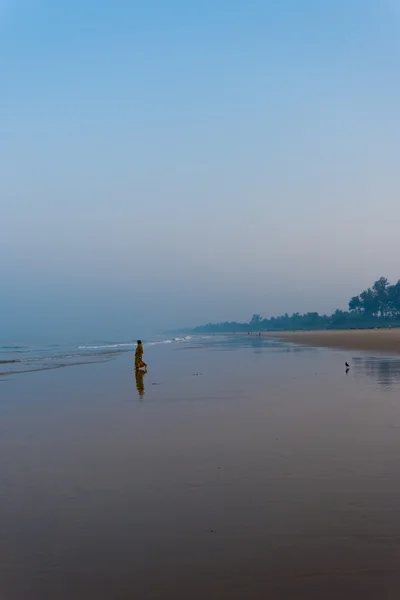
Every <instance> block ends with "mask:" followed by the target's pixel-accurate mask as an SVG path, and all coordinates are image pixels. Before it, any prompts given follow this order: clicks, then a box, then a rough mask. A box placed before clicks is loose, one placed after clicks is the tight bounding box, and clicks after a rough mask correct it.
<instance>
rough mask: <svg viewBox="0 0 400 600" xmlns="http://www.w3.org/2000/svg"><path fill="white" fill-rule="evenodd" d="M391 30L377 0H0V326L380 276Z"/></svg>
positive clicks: (93, 328)
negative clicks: (0, 277)
mask: <svg viewBox="0 0 400 600" xmlns="http://www.w3.org/2000/svg"><path fill="white" fill-rule="evenodd" d="M399 33H400V3H397V2H396V0H335V1H333V0H331V1H328V0H327V1H324V2H322V1H321V0H302V1H299V0H281V1H280V2H275V1H272V0H270V1H268V0H263V1H261V0H260V1H258V0H257V1H249V2H246V3H245V2H239V1H236V0H231V1H229V2H228V1H225V0H222V1H219V2H218V1H213V2H211V1H210V0H203V1H202V2H201V3H200V2H199V3H189V2H183V1H176V0H172V1H170V2H168V3H167V2H161V1H160V0H155V1H153V2H147V3H137V2H128V1H125V0H120V1H119V2H118V3H114V2H110V1H101V0H97V1H94V0H92V1H88V0H80V1H79V2H78V1H77V0H70V1H69V2H63V3H61V2H58V3H55V2H50V0H41V1H40V0H37V1H36V0H0V91H1V94H0V181H1V187H0V199H1V210H2V219H1V224H2V228H1V236H0V252H1V255H2V257H3V260H2V284H1V294H0V311H1V315H2V319H1V321H0V327H1V329H0V336H2V337H5V338H8V339H9V338H10V337H15V338H19V339H21V337H23V336H25V337H35V336H36V337H37V336H40V335H42V334H45V335H46V337H49V336H54V337H63V336H65V335H67V334H68V335H70V336H72V335H73V336H74V337H75V338H85V339H87V338H93V337H109V336H122V337H124V338H129V337H131V336H133V337H136V336H139V335H142V334H141V333H140V332H141V331H149V330H150V329H153V330H160V329H164V328H167V329H168V328H172V327H175V326H176V327H179V326H183V325H186V324H189V325H190V324H198V323H202V322H204V321H209V320H225V319H236V318H237V319H245V318H248V317H250V316H251V314H252V313H253V312H261V313H262V314H263V315H265V316H269V315H273V314H278V313H281V312H285V311H288V312H291V311H297V310H299V311H307V310H318V311H321V312H325V311H331V310H332V309H334V308H336V307H337V306H340V307H343V308H344V307H345V306H346V303H347V300H348V298H349V297H350V296H351V295H353V294H354V293H358V292H359V291H360V290H361V289H363V288H364V287H365V286H367V285H369V284H370V283H371V282H372V281H373V280H374V279H375V278H377V277H379V276H380V275H387V276H388V277H389V278H391V279H396V280H397V278H399V277H400V268H399V266H398V254H399V252H398V251H399V241H398V240H399V235H398V223H400V203H399V201H398V198H397V195H398V190H399V183H400V182H399V179H400V175H399V169H398V157H399V155H400V154H399V150H400V147H399V146H400V141H399V140H400V136H399V133H400V132H399V129H400V125H399V123H400V121H399V118H398V116H399V115H398V107H399V105H400V80H399V76H398V75H399V67H400V60H399V59H400V54H399V53H400V36H399Z"/></svg>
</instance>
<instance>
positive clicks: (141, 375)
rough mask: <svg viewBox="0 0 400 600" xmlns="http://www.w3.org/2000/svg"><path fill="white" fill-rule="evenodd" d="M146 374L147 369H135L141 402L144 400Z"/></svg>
mask: <svg viewBox="0 0 400 600" xmlns="http://www.w3.org/2000/svg"><path fill="white" fill-rule="evenodd" d="M146 373H147V370H146V369H143V370H142V369H135V379H136V389H137V392H138V394H139V398H140V399H141V400H143V398H144V376H145V375H146Z"/></svg>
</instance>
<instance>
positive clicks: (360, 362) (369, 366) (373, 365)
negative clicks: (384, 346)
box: [353, 356, 400, 389]
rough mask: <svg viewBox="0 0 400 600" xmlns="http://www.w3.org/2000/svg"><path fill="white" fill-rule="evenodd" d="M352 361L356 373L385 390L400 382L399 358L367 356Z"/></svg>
mask: <svg viewBox="0 0 400 600" xmlns="http://www.w3.org/2000/svg"><path fill="white" fill-rule="evenodd" d="M353 360H354V367H355V370H356V372H357V373H362V374H365V375H367V376H368V377H370V378H371V379H373V380H374V381H375V382H376V383H378V384H379V385H381V386H383V387H384V388H386V389H389V388H391V387H392V386H393V385H395V384H396V383H398V382H400V358H393V357H377V356H376V357H369V356H367V357H365V358H364V357H357V358H354V359H353Z"/></svg>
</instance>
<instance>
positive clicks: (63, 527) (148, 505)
mask: <svg viewBox="0 0 400 600" xmlns="http://www.w3.org/2000/svg"><path fill="white" fill-rule="evenodd" d="M134 347H135V342H129V341H120V342H118V341H113V340H111V341H104V342H94V343H86V344H82V343H78V344H74V345H69V346H62V345H59V346H57V345H52V346H49V345H37V346H35V347H34V346H32V345H31V346H29V345H24V344H17V345H12V347H4V346H3V347H2V348H1V361H2V362H1V365H0V366H1V371H2V375H1V377H0V481H1V487H0V509H1V515H2V528H1V536H0V597H1V598H4V599H6V600H25V599H27V600H28V599H29V600H47V599H49V600H50V599H51V600H58V599H60V600H70V599H71V598H74V600H87V599H88V598H96V600H106V599H107V600H109V599H113V600H128V599H129V600H130V599H132V598H138V599H142V598H143V599H146V600H164V599H170V598H171V599H174V600H181V599H182V600H187V598H191V600H200V599H201V600H203V599H204V598H207V599H208V600H225V599H226V600H236V599H246V600H253V599H254V600H258V599H264V598H271V599H279V600H280V599H286V598H288V599H290V598H296V600H297V599H299V600H303V599H304V600H306V599H307V600H310V599H311V600H313V599H320V598H323V599H324V600H331V599H335V600H336V599H337V600H346V599H347V598H348V599H351V600H358V599H359V600H369V599H371V600H372V599H374V600H376V598H385V600H392V599H393V600H395V599H396V600H397V598H398V597H399V594H400V569H399V566H398V564H399V563H398V561H399V557H400V529H399V523H400V483H399V476H398V472H399V464H400V435H399V432H400V402H399V397H400V357H397V356H396V355H391V356H386V355H384V354H381V355H380V354H374V353H371V352H368V353H367V352H358V351H349V350H346V351H344V350H331V349H323V348H312V347H305V346H296V345H293V344H290V343H282V342H280V341H278V340H272V339H268V338H263V337H257V336H203V337H200V336H199V337H197V336H193V337H180V338H176V339H173V338H172V337H162V336H161V337H159V338H154V339H148V340H145V356H144V358H145V360H146V362H147V363H148V365H149V368H148V372H147V373H142V374H139V375H137V374H135V371H134V368H133V354H134ZM10 361H15V362H10ZM345 362H348V363H349V364H350V369H348V370H346V368H345Z"/></svg>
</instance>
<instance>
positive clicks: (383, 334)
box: [253, 329, 400, 353]
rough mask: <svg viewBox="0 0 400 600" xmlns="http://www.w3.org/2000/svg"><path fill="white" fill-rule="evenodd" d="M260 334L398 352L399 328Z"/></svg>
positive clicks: (288, 339) (342, 346)
mask: <svg viewBox="0 0 400 600" xmlns="http://www.w3.org/2000/svg"><path fill="white" fill-rule="evenodd" d="M253 335H255V334H253ZM262 335H265V336H268V337H274V338H277V339H281V340H284V341H288V342H295V343H297V344H304V345H308V346H323V347H329V348H343V349H346V348H347V349H349V350H351V349H358V350H373V351H376V352H390V353H392V352H394V353H400V329H368V330H343V331H283V332H279V333H276V332H265V333H263V334H262Z"/></svg>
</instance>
